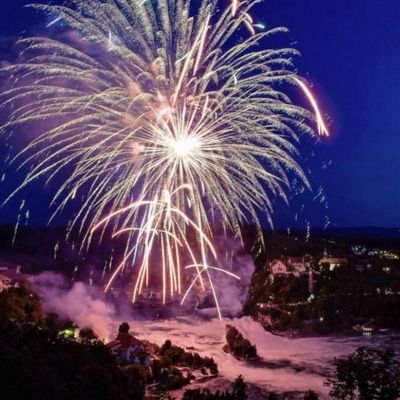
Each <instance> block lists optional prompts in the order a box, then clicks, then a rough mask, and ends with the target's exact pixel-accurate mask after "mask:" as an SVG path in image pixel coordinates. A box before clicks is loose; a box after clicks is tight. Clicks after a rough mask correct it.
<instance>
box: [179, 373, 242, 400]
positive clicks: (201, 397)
mask: <svg viewBox="0 0 400 400" xmlns="http://www.w3.org/2000/svg"><path fill="white" fill-rule="evenodd" d="M246 388H247V385H246V383H245V382H244V380H243V377H242V376H241V375H239V376H238V377H237V378H236V380H235V382H234V383H233V384H232V391H226V392H220V391H217V392H215V393H212V392H211V391H210V390H209V389H207V388H203V389H189V390H186V391H185V393H184V395H183V398H182V400H247V394H246Z"/></svg>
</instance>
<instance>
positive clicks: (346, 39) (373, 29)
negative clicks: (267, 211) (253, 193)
mask: <svg viewBox="0 0 400 400" xmlns="http://www.w3.org/2000/svg"><path fill="white" fill-rule="evenodd" d="M2 3H3V4H2V7H1V12H0V62H1V61H3V60H6V59H7V58H9V53H10V48H11V44H12V43H13V42H14V41H15V40H16V39H17V38H18V37H19V36H21V35H23V32H24V31H29V32H30V33H33V32H35V29H36V27H38V26H39V27H43V26H45V25H46V24H47V23H48V22H49V21H48V19H46V17H45V16H39V15H38V14H37V13H36V12H34V11H32V10H28V9H23V8H22V6H23V5H24V4H28V3H30V2H29V1H24V0H12V1H7V2H6V1H5V0H3V2H2ZM253 16H254V17H255V19H256V20H257V22H260V23H263V24H264V25H265V26H266V27H267V28H273V27H276V26H286V27H288V28H289V29H290V33H289V34H287V35H286V37H285V43H286V44H287V45H290V44H291V45H293V46H294V47H296V48H297V49H298V50H299V51H300V52H301V53H302V57H301V58H300V59H298V60H296V65H297V66H298V70H299V73H300V75H303V76H305V77H306V78H307V79H308V80H309V82H311V84H313V91H314V92H315V93H316V94H317V95H318V98H319V102H320V106H321V108H322V109H323V110H324V112H325V113H326V115H327V119H328V120H329V122H330V131H331V137H330V138H329V139H323V140H322V142H321V143H320V144H318V145H316V146H314V147H313V149H312V152H313V153H315V156H314V157H309V154H310V153H311V151H310V150H309V149H307V150H305V153H304V158H305V159H306V160H305V161H304V167H305V169H308V168H310V169H311V171H312V178H311V181H312V185H313V188H314V193H313V194H310V195H307V196H303V197H301V198H296V199H294V200H293V203H292V206H291V208H290V210H286V209H284V208H283V207H282V206H280V205H278V206H277V212H276V216H275V218H274V219H275V224H276V225H277V226H286V225H287V226H289V225H295V215H296V214H298V224H300V225H301V224H303V226H305V223H306V221H311V224H312V225H313V226H324V224H325V221H326V217H328V218H329V219H330V221H331V226H340V227H353V226H383V227H399V226H400V211H399V206H400V157H399V154H398V153H399V148H400V132H399V126H400V123H399V122H400V112H399V108H400V73H399V71H400V47H399V43H400V23H399V21H400V1H396V0H266V1H265V2H264V3H263V4H262V5H260V6H259V7H258V9H257V10H256V12H253ZM10 171H11V170H8V172H7V179H6V180H5V182H3V183H0V184H1V185H2V186H0V196H1V199H4V198H5V197H6V196H7V195H8V194H9V193H10V191H11V190H12V188H15V187H16V185H17V184H18V182H19V179H21V175H18V174H14V173H12V172H10ZM320 186H322V187H323V189H324V193H325V194H326V198H327V201H328V208H326V203H321V202H320V198H317V199H316V200H315V201H312V199H313V198H314V197H315V196H316V195H317V194H318V188H319V187H320ZM51 193H52V188H51V187H49V188H47V189H46V190H43V187H42V186H39V185H36V186H35V185H32V187H30V191H29V193H27V196H26V199H27V202H28V204H29V207H30V210H31V223H32V224H34V225H40V224H45V223H46V219H47V216H48V211H47V206H48V200H49V199H50V194H51ZM20 201H21V198H20V199H17V200H15V201H13V202H11V203H10V204H9V205H6V206H4V207H3V208H1V209H0V223H3V222H11V223H14V222H15V221H16V218H17V214H18V207H19V205H20ZM303 205H304V206H303Z"/></svg>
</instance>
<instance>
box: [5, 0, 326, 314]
mask: <svg viewBox="0 0 400 400" xmlns="http://www.w3.org/2000/svg"><path fill="white" fill-rule="evenodd" d="M258 2H259V1H258V0H247V1H236V0H234V1H232V3H231V5H230V6H229V7H227V8H221V7H220V8H219V6H220V5H221V4H220V3H221V2H219V1H217V0H199V1H198V2H197V3H196V5H195V4H191V1H190V0H158V1H157V2H154V1H150V0H143V1H141V0H89V1H81V0H70V1H69V2H68V3H67V4H66V5H63V6H58V5H35V6H34V7H35V8H36V9H39V10H41V11H44V12H45V13H47V14H48V15H49V16H50V18H51V22H50V23H49V24H48V25H47V27H52V29H54V27H55V26H57V25H58V24H63V25H64V26H65V27H67V28H68V29H69V30H70V31H73V32H76V33H78V34H79V40H78V39H77V37H76V36H74V39H71V35H68V38H69V40H65V41H60V40H56V39H51V38H43V37H34V38H28V39H22V40H20V45H21V46H22V47H23V51H22V52H21V62H20V63H18V64H16V65H13V66H10V67H7V68H5V69H4V70H3V72H5V73H7V74H8V75H9V76H11V77H12V78H15V79H14V83H13V86H12V87H11V88H10V89H8V90H7V91H5V92H4V93H3V94H2V98H3V107H7V106H10V118H9V122H8V123H7V124H6V125H5V126H4V127H3V128H4V129H13V128H14V127H15V125H20V124H26V123H32V122H34V123H38V124H43V125H44V126H50V128H46V129H44V130H43V132H42V133H41V134H40V135H39V136H38V137H37V138H36V139H35V140H33V141H32V142H31V144H30V145H28V146H27V148H26V149H24V150H23V151H22V152H21V153H20V154H19V155H18V158H19V159H21V157H23V161H22V162H21V164H22V165H27V164H28V165H32V167H31V169H30V171H29V173H28V174H27V176H26V179H25V180H24V182H23V183H22V185H21V186H20V187H19V188H18V189H17V190H16V192H17V191H19V190H21V188H23V187H25V186H26V185H28V184H30V183H31V182H32V181H34V180H36V179H37V178H39V177H41V176H47V177H48V178H47V179H52V178H53V177H54V176H56V175H59V174H61V175H62V174H64V175H63V176H65V177H66V178H65V181H64V183H63V184H62V185H60V187H59V189H58V191H57V192H56V194H55V196H54V201H53V204H57V206H55V211H54V215H55V214H57V213H58V212H59V211H61V210H62V209H63V208H64V207H65V206H66V205H67V204H68V203H70V202H71V201H73V200H74V199H75V198H76V197H77V194H78V193H79V194H81V195H83V196H84V200H83V202H82V204H81V205H80V208H79V211H78V212H77V213H76V215H75V216H74V218H73V220H72V221H71V223H70V226H69V230H71V229H73V228H77V229H78V230H79V232H81V233H82V248H83V247H85V246H89V244H90V242H91V240H92V238H93V235H94V233H95V231H98V230H100V231H101V235H102V236H103V235H104V234H105V233H106V232H108V231H111V232H112V234H113V236H117V235H122V234H124V235H125V237H126V250H125V255H124V258H123V260H122V262H121V263H120V264H119V266H118V267H117V268H116V269H115V271H114V273H113V274H112V276H111V279H110V281H109V283H108V284H107V286H106V290H107V289H108V288H109V287H110V285H111V283H112V281H113V280H114V278H115V277H116V276H117V275H118V274H119V273H120V272H121V271H122V270H123V269H124V268H125V267H126V266H127V265H139V268H137V273H136V285H135V289H134V293H133V299H135V298H136V296H137V295H138V294H140V292H141V290H142V288H143V286H145V285H146V284H148V279H149V269H150V267H151V268H159V270H160V274H161V275H162V278H163V293H164V296H163V297H164V301H165V299H166V296H167V293H168V292H170V293H171V294H173V293H174V292H178V293H183V290H182V284H181V274H182V271H183V270H184V269H187V270H190V269H192V268H193V269H194V270H195V271H196V275H195V277H194V281H193V283H192V284H191V285H190V287H189V290H190V289H192V287H193V286H194V285H195V283H199V284H200V286H201V287H202V288H203V289H204V283H203V277H206V279H207V280H208V282H209V284H210V287H211V289H212V292H213V294H214V298H215V301H216V304H217V308H218V300H217V297H216V293H215V289H214V286H213V283H212V279H211V272H212V271H215V270H218V268H215V267H213V261H215V258H216V251H215V249H214V247H213V244H212V241H213V229H212V228H213V224H215V223H216V222H217V223H218V224H219V225H221V226H222V227H223V230H224V232H233V233H234V234H235V235H236V236H238V237H241V231H240V227H241V226H242V225H243V224H244V223H245V222H247V221H249V220H251V221H253V223H255V224H256V225H257V227H258V231H259V239H261V240H262V235H261V223H260V221H259V218H258V215H259V214H260V211H261V213H262V215H265V216H266V218H267V220H268V221H269V223H272V221H271V212H272V203H271V199H272V198H273V197H276V196H280V197H282V198H283V199H285V200H286V196H285V192H286V191H287V190H289V189H290V183H289V182H290V180H289V175H290V174H295V175H296V176H298V177H299V178H300V179H301V180H302V181H303V182H304V183H305V184H306V185H308V182H307V178H306V176H305V175H304V173H303V171H302V169H301V167H300V166H299V165H298V163H297V161H296V157H297V155H298V153H297V150H296V147H295V143H296V142H297V141H298V140H299V134H300V133H308V134H310V135H313V134H314V132H313V129H312V124H313V123H314V122H315V121H316V122H317V125H318V130H319V133H320V134H327V130H326V127H325V125H324V122H323V118H322V116H321V113H320V111H319V109H318V105H317V102H316V101H315V99H314V97H313V95H312V94H311V92H310V90H309V89H308V88H307V86H306V85H305V83H303V81H302V80H300V78H298V77H297V75H296V74H295V72H294V69H293V66H292V57H293V56H294V55H296V54H297V52H296V51H295V50H293V49H287V48H285V49H269V48H264V47H262V46H260V43H261V42H263V41H264V40H265V39H267V38H268V37H269V36H271V35H273V34H276V33H279V32H281V31H285V29H284V28H278V29H274V30H271V31H268V32H262V31H261V32H257V30H258V29H261V28H263V26H262V25H260V24H255V23H254V21H253V18H252V17H251V15H250V11H251V8H252V7H253V6H254V5H255V4H256V3H258ZM64 31H65V29H64ZM243 37H244V39H243ZM283 84H286V85H297V86H299V87H300V88H301V89H302V90H303V92H304V93H305V94H306V96H307V98H308V99H309V100H310V102H311V105H312V107H313V108H314V111H315V114H314V113H311V112H309V111H307V110H306V109H304V108H302V107H299V106H296V105H295V104H293V103H292V102H291V100H290V98H289V97H288V96H287V95H286V94H285V93H283V92H282V91H281V90H279V88H282V87H284V86H283ZM14 194H15V193H13V194H12V195H11V196H10V197H12V196H13V195H14ZM188 229H191V230H192V231H194V232H195V233H196V238H197V240H196V243H195V244H189V241H188V239H187V231H188ZM156 247H157V248H158V249H159V248H161V253H162V262H161V263H160V264H161V265H155V266H151V265H150V264H151V263H150V254H151V252H152V251H153V250H154V249H155V248H156ZM182 249H183V250H185V251H186V252H188V253H189V255H190V257H189V258H190V262H189V265H183V261H182V257H181V252H182ZM225 273H228V274H231V273H230V272H229V271H225ZM235 277H236V276H235ZM186 295H187V292H186V294H185V296H184V297H183V299H185V298H186ZM218 312H220V311H219V308H218ZM219 315H220V314H219Z"/></svg>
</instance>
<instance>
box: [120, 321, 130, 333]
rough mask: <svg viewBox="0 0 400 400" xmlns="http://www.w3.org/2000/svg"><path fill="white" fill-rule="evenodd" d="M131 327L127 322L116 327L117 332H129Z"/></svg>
mask: <svg viewBox="0 0 400 400" xmlns="http://www.w3.org/2000/svg"><path fill="white" fill-rule="evenodd" d="M130 329H131V327H130V326H129V324H128V323H127V322H123V323H122V324H121V325H120V326H119V328H118V332H119V333H129V330H130Z"/></svg>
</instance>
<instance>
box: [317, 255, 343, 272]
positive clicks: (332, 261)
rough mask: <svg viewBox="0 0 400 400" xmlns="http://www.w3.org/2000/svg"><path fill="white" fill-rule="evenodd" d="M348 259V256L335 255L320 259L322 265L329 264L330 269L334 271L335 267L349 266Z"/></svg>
mask: <svg viewBox="0 0 400 400" xmlns="http://www.w3.org/2000/svg"><path fill="white" fill-rule="evenodd" d="M347 264H348V261H347V258H333V257H327V258H321V260H320V261H319V265H320V266H324V265H328V268H329V271H333V270H334V269H335V268H338V267H345V266H347Z"/></svg>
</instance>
